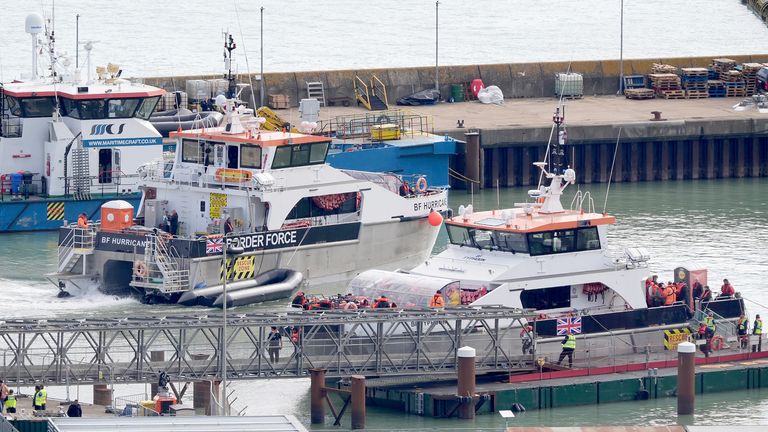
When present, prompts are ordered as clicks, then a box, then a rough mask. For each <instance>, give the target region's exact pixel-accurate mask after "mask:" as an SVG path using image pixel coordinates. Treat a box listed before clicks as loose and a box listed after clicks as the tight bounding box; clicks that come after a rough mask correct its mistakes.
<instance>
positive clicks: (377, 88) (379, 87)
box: [371, 74, 389, 106]
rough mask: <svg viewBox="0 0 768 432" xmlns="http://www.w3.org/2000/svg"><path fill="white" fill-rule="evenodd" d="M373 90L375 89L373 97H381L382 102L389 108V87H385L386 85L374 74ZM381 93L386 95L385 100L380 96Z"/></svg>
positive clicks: (372, 79)
mask: <svg viewBox="0 0 768 432" xmlns="http://www.w3.org/2000/svg"><path fill="white" fill-rule="evenodd" d="M377 84H378V85H377ZM371 88H372V89H373V95H374V96H377V97H379V98H380V99H381V100H382V101H384V105H387V106H389V100H388V99H387V86H386V85H384V83H383V82H382V81H381V80H380V79H379V77H377V76H376V75H373V74H371ZM379 91H381V93H383V94H384V97H383V98H382V97H381V96H379Z"/></svg>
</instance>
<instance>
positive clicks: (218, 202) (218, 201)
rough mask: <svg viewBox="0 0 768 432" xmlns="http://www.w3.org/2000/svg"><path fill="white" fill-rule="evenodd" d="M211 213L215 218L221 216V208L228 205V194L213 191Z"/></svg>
mask: <svg viewBox="0 0 768 432" xmlns="http://www.w3.org/2000/svg"><path fill="white" fill-rule="evenodd" d="M210 201H211V203H210V206H209V209H210V215H211V218H213V219H218V218H220V217H221V209H222V208H223V207H226V206H227V194H222V193H215V192H211V196H210Z"/></svg>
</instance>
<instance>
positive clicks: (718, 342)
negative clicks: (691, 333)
mask: <svg viewBox="0 0 768 432" xmlns="http://www.w3.org/2000/svg"><path fill="white" fill-rule="evenodd" d="M721 349H723V337H722V336H715V337H713V338H712V351H720V350H721Z"/></svg>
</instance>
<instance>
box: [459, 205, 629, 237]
mask: <svg viewBox="0 0 768 432" xmlns="http://www.w3.org/2000/svg"><path fill="white" fill-rule="evenodd" d="M503 212H510V213H508V214H511V215H512V217H510V218H509V219H507V220H505V218H503V217H502V213H503ZM445 223H446V224H448V225H454V226H462V227H467V228H478V229H487V230H493V231H505V232H516V233H535V232H544V231H554V230H562V229H572V228H579V227H587V226H598V225H612V224H615V223H616V217H614V216H611V215H608V214H601V213H582V212H581V211H575V210H565V211H563V212H561V213H551V214H549V213H540V212H538V211H534V213H533V214H531V215H527V214H526V213H525V211H524V210H523V209H519V208H516V209H508V210H490V211H481V212H473V213H472V214H470V215H469V216H461V215H459V216H454V217H453V218H451V219H447V220H446V221H445Z"/></svg>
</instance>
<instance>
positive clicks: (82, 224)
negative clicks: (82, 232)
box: [77, 213, 88, 228]
mask: <svg viewBox="0 0 768 432" xmlns="http://www.w3.org/2000/svg"><path fill="white" fill-rule="evenodd" d="M77 227H78V228H88V216H87V215H86V214H85V213H80V215H79V216H78V217H77Z"/></svg>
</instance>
